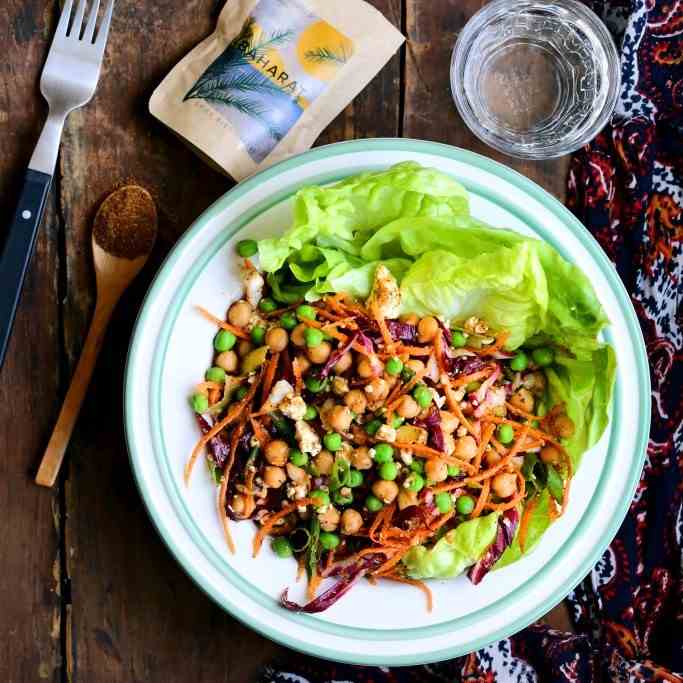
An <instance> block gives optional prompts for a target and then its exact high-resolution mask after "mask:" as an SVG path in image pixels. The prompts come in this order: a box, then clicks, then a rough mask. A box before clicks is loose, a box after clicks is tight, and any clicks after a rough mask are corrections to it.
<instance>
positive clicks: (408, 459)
mask: <svg viewBox="0 0 683 683" xmlns="http://www.w3.org/2000/svg"><path fill="white" fill-rule="evenodd" d="M398 456H399V458H401V461H402V462H403V463H404V464H406V465H410V464H411V463H412V462H413V452H412V451H411V450H409V449H408V448H401V449H400V450H399V452H398Z"/></svg>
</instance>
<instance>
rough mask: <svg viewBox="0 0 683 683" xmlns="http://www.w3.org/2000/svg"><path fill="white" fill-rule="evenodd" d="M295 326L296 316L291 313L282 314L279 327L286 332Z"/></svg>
mask: <svg viewBox="0 0 683 683" xmlns="http://www.w3.org/2000/svg"><path fill="white" fill-rule="evenodd" d="M297 324H298V323H297V320H296V316H295V315H294V313H292V312H291V311H287V313H283V315H282V317H281V318H280V326H281V327H284V328H285V329H286V330H288V331H291V330H293V329H294V328H295V327H296V326H297Z"/></svg>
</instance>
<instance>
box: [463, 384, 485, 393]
mask: <svg viewBox="0 0 683 683" xmlns="http://www.w3.org/2000/svg"><path fill="white" fill-rule="evenodd" d="M479 387H481V382H470V383H469V384H468V385H467V386H466V387H465V390H466V391H469V392H472V391H476V390H477V389H479Z"/></svg>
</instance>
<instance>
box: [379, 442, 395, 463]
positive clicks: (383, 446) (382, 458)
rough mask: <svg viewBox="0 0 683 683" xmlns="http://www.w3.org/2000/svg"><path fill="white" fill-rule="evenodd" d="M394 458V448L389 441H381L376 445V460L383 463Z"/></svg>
mask: <svg viewBox="0 0 683 683" xmlns="http://www.w3.org/2000/svg"><path fill="white" fill-rule="evenodd" d="M393 459H394V449H393V448H392V447H391V446H390V445H389V444H388V443H380V444H378V445H377V446H375V462H376V463H378V464H379V465H382V464H383V463H385V462H391V461H392V460H393Z"/></svg>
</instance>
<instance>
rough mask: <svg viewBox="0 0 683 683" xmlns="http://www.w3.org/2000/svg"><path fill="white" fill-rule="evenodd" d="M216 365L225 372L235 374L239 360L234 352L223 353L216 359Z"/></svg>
mask: <svg viewBox="0 0 683 683" xmlns="http://www.w3.org/2000/svg"><path fill="white" fill-rule="evenodd" d="M216 365H217V366H218V367H219V368H223V370H225V371H226V372H235V370H237V366H238V365H239V359H238V358H237V354H236V353H235V352H234V351H223V353H219V354H218V356H217V357H216Z"/></svg>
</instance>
